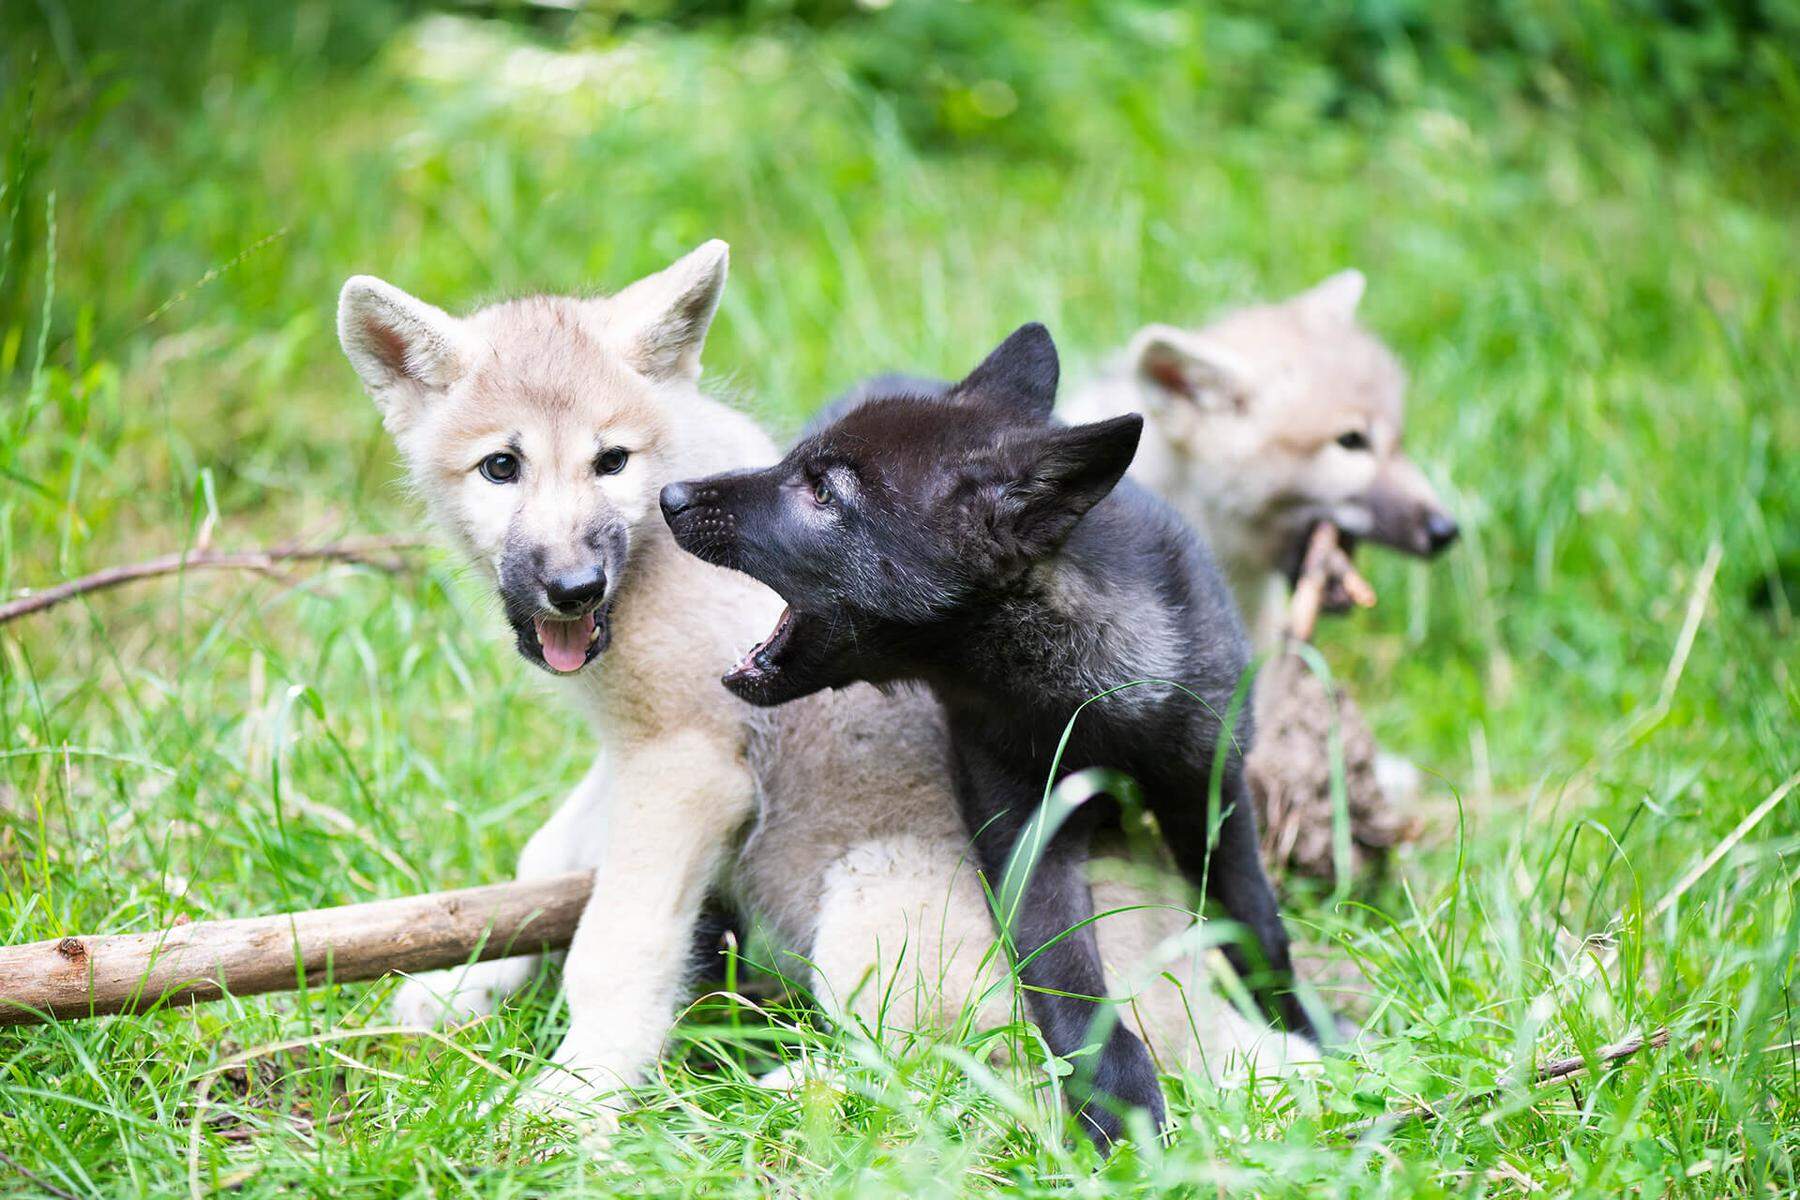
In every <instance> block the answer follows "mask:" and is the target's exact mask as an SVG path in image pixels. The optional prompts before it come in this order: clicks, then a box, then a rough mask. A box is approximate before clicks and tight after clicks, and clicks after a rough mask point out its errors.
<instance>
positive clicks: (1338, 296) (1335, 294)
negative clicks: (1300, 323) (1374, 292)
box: [1288, 269, 1369, 324]
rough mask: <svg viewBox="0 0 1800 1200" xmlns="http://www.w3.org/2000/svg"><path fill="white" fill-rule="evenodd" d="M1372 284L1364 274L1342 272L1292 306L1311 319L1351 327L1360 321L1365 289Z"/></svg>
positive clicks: (1311, 289) (1299, 296)
mask: <svg viewBox="0 0 1800 1200" xmlns="http://www.w3.org/2000/svg"><path fill="white" fill-rule="evenodd" d="M1368 282H1369V281H1368V280H1366V279H1364V278H1363V273H1362V272H1361V271H1357V270H1354V269H1352V270H1349V271H1339V272H1338V273H1337V274H1336V275H1333V276H1331V277H1330V278H1329V279H1326V280H1323V281H1322V282H1319V283H1316V284H1314V285H1313V286H1312V287H1310V288H1308V289H1306V290H1305V291H1304V292H1301V293H1300V294H1299V295H1298V296H1295V297H1294V298H1293V299H1292V300H1289V301H1288V303H1289V304H1291V305H1293V306H1294V307H1295V308H1298V309H1301V310H1303V311H1304V312H1306V313H1308V314H1310V315H1313V316H1317V317H1322V318H1324V319H1325V320H1328V321H1339V322H1343V323H1344V324H1348V323H1349V322H1351V321H1354V320H1356V306H1357V305H1358V304H1360V303H1361V302H1362V298H1363V289H1364V288H1366V287H1367V286H1368Z"/></svg>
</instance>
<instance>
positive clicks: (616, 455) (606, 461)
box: [594, 446, 631, 475]
mask: <svg viewBox="0 0 1800 1200" xmlns="http://www.w3.org/2000/svg"><path fill="white" fill-rule="evenodd" d="M630 459H631V451H629V450H621V449H619V447H617V446H614V447H612V448H611V449H609V450H602V451H601V452H600V457H599V458H596V459H595V460H594V470H596V471H598V472H600V474H602V475H617V474H618V473H619V472H620V471H623V470H624V469H625V464H626V463H627V462H629V461H630Z"/></svg>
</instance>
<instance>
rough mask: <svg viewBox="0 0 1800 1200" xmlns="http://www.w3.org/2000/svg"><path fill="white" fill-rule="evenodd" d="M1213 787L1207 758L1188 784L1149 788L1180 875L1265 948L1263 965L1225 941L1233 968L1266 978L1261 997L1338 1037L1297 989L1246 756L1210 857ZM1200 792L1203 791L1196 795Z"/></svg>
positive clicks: (1322, 1034) (1227, 785)
mask: <svg viewBox="0 0 1800 1200" xmlns="http://www.w3.org/2000/svg"><path fill="white" fill-rule="evenodd" d="M1219 753H1226V751H1224V750H1220V751H1219ZM1211 786H1212V771H1211V767H1210V764H1209V765H1208V767H1207V769H1206V770H1204V771H1202V772H1196V773H1195V774H1194V775H1192V776H1190V777H1189V778H1188V779H1187V780H1185V781H1184V786H1182V787H1180V788H1176V789H1171V788H1167V787H1162V788H1148V789H1146V790H1145V797H1146V799H1147V801H1148V802H1149V805H1150V810H1151V811H1152V812H1153V813H1155V814H1156V819H1157V822H1158V824H1160V825H1161V826H1162V828H1163V833H1164V835H1165V836H1166V838H1167V840H1168V843H1169V846H1170V848H1171V849H1172V850H1173V851H1174V854H1175V861H1176V864H1177V865H1178V866H1179V867H1180V868H1181V871H1182V874H1184V875H1186V876H1187V877H1188V878H1189V879H1191V880H1193V881H1194V884H1195V885H1196V886H1200V885H1201V884H1202V883H1204V885H1205V887H1206V892H1207V895H1208V897H1209V898H1211V899H1213V900H1216V901H1218V902H1219V904H1220V905H1221V906H1222V907H1223V908H1224V909H1225V912H1226V915H1228V916H1229V917H1230V918H1231V919H1232V920H1234V921H1236V922H1237V923H1238V924H1240V925H1242V926H1243V927H1244V929H1245V930H1246V931H1247V932H1248V933H1249V934H1250V936H1251V937H1252V938H1254V939H1255V940H1256V944H1257V946H1258V948H1259V949H1260V950H1261V952H1262V962H1261V963H1258V964H1253V963H1251V961H1250V960H1249V958H1248V957H1247V956H1246V955H1245V954H1244V951H1243V947H1241V946H1239V945H1236V944H1230V945H1227V946H1225V947H1224V950H1225V957H1226V959H1227V960H1228V961H1229V962H1230V963H1231V966H1232V969H1233V970H1235V971H1236V972H1237V973H1238V974H1239V975H1241V976H1243V977H1244V978H1245V979H1246V980H1248V981H1252V982H1255V981H1259V980H1260V981H1261V982H1260V985H1259V986H1257V988H1256V992H1257V998H1258V999H1259V1000H1260V1001H1261V1002H1262V1004H1263V1007H1264V1008H1265V1009H1267V1010H1268V1011H1269V1014H1270V1015H1271V1016H1273V1017H1275V1018H1276V1019H1277V1020H1279V1021H1280V1022H1281V1023H1282V1025H1283V1026H1284V1027H1285V1028H1287V1029H1289V1030H1292V1031H1295V1032H1298V1033H1304V1034H1307V1035H1308V1036H1310V1037H1311V1038H1313V1040H1315V1041H1317V1042H1318V1043H1319V1044H1320V1045H1326V1044H1328V1041H1334V1040H1336V1039H1335V1038H1332V1037H1330V1036H1329V1035H1328V1034H1327V1031H1326V1030H1324V1029H1321V1028H1319V1027H1318V1025H1317V1024H1316V1023H1315V1022H1314V1021H1313V1019H1312V1017H1311V1015H1310V1014H1309V1013H1308V1012H1307V1011H1306V1009H1305V1008H1304V1007H1303V1006H1302V1005H1301V1003H1300V1000H1299V997H1297V996H1296V995H1295V994H1294V990H1293V981H1294V964H1293V959H1292V956H1291V954H1290V951H1289V948H1288V934H1287V928H1286V926H1284V925H1283V924H1282V923H1281V912H1280V909H1279V908H1278V907H1277V905H1276V903H1275V889H1274V888H1273V887H1272V886H1270V884H1269V877H1268V875H1267V874H1266V873H1265V872H1264V871H1263V862H1262V848H1261V846H1260V845H1259V844H1258V841H1257V836H1256V811H1255V810H1254V809H1253V808H1251V806H1250V791H1249V789H1248V788H1247V787H1246V786H1245V785H1244V772H1243V760H1242V759H1241V758H1240V757H1239V756H1238V755H1236V754H1232V755H1231V756H1230V758H1228V759H1227V760H1226V763H1225V770H1224V772H1223V780H1222V783H1221V786H1220V789H1219V805H1220V811H1221V812H1223V813H1224V820H1223V821H1222V822H1221V823H1220V826H1219V834H1218V842H1217V845H1216V846H1215V847H1214V848H1213V853H1212V856H1211V861H1210V862H1209V861H1208V857H1207V843H1208V832H1207V827H1206V809H1207V805H1206V801H1205V797H1206V796H1207V794H1208V792H1209V791H1210V790H1211ZM1196 797H1199V799H1198V801H1197V800H1196Z"/></svg>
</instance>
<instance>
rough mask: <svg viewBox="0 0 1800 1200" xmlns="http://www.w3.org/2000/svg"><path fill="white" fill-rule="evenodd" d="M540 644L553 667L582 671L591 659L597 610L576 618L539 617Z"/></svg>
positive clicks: (537, 619)
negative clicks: (558, 619) (589, 649)
mask: <svg viewBox="0 0 1800 1200" xmlns="http://www.w3.org/2000/svg"><path fill="white" fill-rule="evenodd" d="M535 620H536V622H537V635H538V644H539V645H541V646H542V647H543V648H544V661H545V662H547V663H549V664H550V669H551V670H552V671H564V672H567V671H579V670H581V668H582V665H583V664H584V663H586V662H587V648H588V642H589V640H590V639H592V637H593V636H594V614H593V613H589V614H588V615H587V616H585V617H580V618H578V619H576V620H573V621H556V620H552V619H551V618H549V617H537V618H535Z"/></svg>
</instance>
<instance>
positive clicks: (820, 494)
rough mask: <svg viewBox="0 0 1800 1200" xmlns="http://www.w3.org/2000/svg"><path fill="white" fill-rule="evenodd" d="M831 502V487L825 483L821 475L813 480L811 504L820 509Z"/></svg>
mask: <svg viewBox="0 0 1800 1200" xmlns="http://www.w3.org/2000/svg"><path fill="white" fill-rule="evenodd" d="M831 501H832V495H831V485H830V484H828V483H826V482H825V477H824V476H823V475H821V476H819V477H818V478H817V479H815V480H813V503H814V504H817V505H818V506H819V507H820V508H827V507H829V506H830V504H831Z"/></svg>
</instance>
